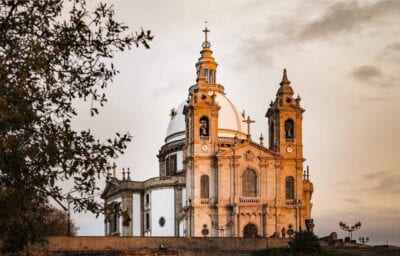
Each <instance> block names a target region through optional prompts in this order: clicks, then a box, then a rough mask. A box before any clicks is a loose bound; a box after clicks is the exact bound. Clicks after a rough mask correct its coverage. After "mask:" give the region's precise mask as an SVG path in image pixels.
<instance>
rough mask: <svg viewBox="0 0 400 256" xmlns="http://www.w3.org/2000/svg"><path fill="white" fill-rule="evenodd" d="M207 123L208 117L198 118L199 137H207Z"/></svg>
mask: <svg viewBox="0 0 400 256" xmlns="http://www.w3.org/2000/svg"><path fill="white" fill-rule="evenodd" d="M208 124H209V122H208V117H206V116H203V117H201V118H200V125H199V128H200V137H208V134H209V133H208V131H209V125H208Z"/></svg>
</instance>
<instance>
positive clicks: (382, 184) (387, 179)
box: [363, 171, 400, 195]
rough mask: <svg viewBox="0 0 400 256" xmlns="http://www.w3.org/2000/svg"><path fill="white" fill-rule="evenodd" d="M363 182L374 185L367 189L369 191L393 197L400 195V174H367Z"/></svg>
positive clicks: (383, 172)
mask: <svg viewBox="0 0 400 256" xmlns="http://www.w3.org/2000/svg"><path fill="white" fill-rule="evenodd" d="M363 180H364V181H365V182H367V183H370V184H371V183H372V185H369V187H367V188H366V189H367V190H369V191H373V192H379V193H382V194H393V195H396V194H399V193H400V186H399V184H400V174H397V173H390V172H387V171H381V172H374V173H368V174H365V175H364V176H363Z"/></svg>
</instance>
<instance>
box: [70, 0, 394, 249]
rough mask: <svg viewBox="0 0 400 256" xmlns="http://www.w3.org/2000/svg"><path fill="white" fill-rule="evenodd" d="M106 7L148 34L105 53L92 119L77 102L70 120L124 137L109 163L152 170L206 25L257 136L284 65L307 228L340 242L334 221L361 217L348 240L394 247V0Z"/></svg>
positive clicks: (141, 172) (140, 172) (222, 78)
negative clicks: (100, 103) (106, 65)
mask: <svg viewBox="0 0 400 256" xmlns="http://www.w3.org/2000/svg"><path fill="white" fill-rule="evenodd" d="M106 2H107V3H109V4H112V5H113V6H114V9H115V15H116V19H117V20H118V21H120V22H123V23H125V24H126V25H128V26H129V27H130V29H131V30H132V31H137V30H140V28H143V29H145V30H147V29H149V30H151V31H152V34H153V35H154V41H153V42H151V45H150V46H151V49H150V50H146V49H144V48H133V49H132V50H130V51H124V52H122V53H119V54H117V55H116V56H115V58H114V59H113V63H114V65H115V66H116V68H117V69H119V70H120V74H118V76H117V77H116V78H115V79H114V82H113V84H112V85H111V86H110V87H109V88H107V89H106V91H105V92H106V94H107V96H108V100H109V101H108V103H107V104H106V106H105V107H104V108H102V109H101V110H100V115H98V116H96V117H94V118H93V117H90V112H89V105H88V104H83V105H81V106H80V109H81V114H80V115H79V117H78V118H77V119H76V120H75V126H76V128H77V129H91V130H92V131H93V132H94V133H95V134H96V135H97V136H98V137H100V138H102V139H106V138H109V137H112V136H113V135H114V134H115V132H121V133H124V132H129V133H130V134H131V135H132V136H133V141H132V142H131V143H130V144H129V146H128V149H127V151H126V153H125V154H124V155H123V156H121V157H120V158H119V159H118V160H117V162H116V163H117V165H118V166H119V168H122V167H130V168H131V170H133V172H132V176H133V178H134V179H136V180H145V179H148V178H151V177H154V176H157V175H158V160H157V157H156V155H157V153H158V150H159V149H160V147H161V146H162V145H163V143H164V138H165V134H166V130H167V127H168V122H169V119H170V117H169V113H170V109H171V108H173V107H175V108H176V107H177V106H178V105H179V104H180V103H181V102H183V101H184V100H185V99H186V98H187V89H188V87H189V86H191V85H193V84H194V83H195V79H196V74H195V67H194V65H195V63H196V61H197V59H198V58H199V56H200V53H199V52H200V50H201V43H202V42H203V40H204V34H203V33H202V30H203V28H204V22H205V21H207V22H208V28H209V29H210V30H211V32H210V33H209V41H210V42H211V48H212V50H213V51H214V54H213V55H214V57H215V59H216V61H217V62H218V64H219V66H218V74H217V81H218V83H220V84H223V85H224V86H225V92H226V93H227V96H228V97H229V99H230V100H232V101H233V102H234V103H235V105H236V106H237V108H238V109H239V110H242V109H245V111H246V114H249V115H250V116H251V118H252V119H254V120H256V123H255V124H253V126H252V135H253V138H258V137H259V135H260V134H261V133H263V134H264V137H266V138H268V137H267V130H268V129H267V122H266V119H265V117H264V116H265V113H266V110H267V108H268V106H269V103H270V101H271V100H273V99H274V98H275V94H276V92H277V90H278V88H279V82H280V81H281V78H282V70H283V68H287V70H288V77H289V80H290V81H291V82H292V83H291V85H292V87H293V89H294V91H295V94H296V95H297V94H299V95H300V97H301V98H302V102H301V104H302V107H303V108H305V109H306V112H305V113H304V119H303V145H304V156H305V158H306V159H307V160H306V162H305V165H308V166H310V175H311V179H312V181H313V183H314V194H313V198H312V203H313V209H312V216H313V218H314V222H315V224H316V227H315V231H316V233H317V235H319V236H324V235H329V234H330V233H331V232H337V233H338V234H339V237H344V236H345V235H346V233H345V232H343V231H341V230H340V229H339V225H338V223H339V222H340V221H343V222H345V223H347V224H354V223H356V222H357V221H361V223H362V227H361V229H360V230H359V231H357V232H355V233H354V235H353V237H354V238H358V237H369V238H370V239H371V242H370V244H386V242H387V240H388V241H389V243H390V244H397V245H400V230H399V227H400V225H399V224H400V196H399V195H400V149H399V146H400V118H399V117H400V100H399V98H398V97H399V93H400V37H399V35H400V26H399V24H400V23H399V22H400V1H396V0H389V1H388V0H383V1H382V0H381V1H294V0H293V1H222V0H220V1H128V0H126V1H122V0H119V1H118V0H115V1H106ZM95 3H97V1H95V2H91V3H90V5H91V6H94V4H95ZM119 171H120V169H119ZM118 175H121V174H120V172H119V173H118ZM102 184H103V183H100V185H101V186H103V185H102ZM73 216H74V219H75V221H76V223H77V225H78V226H79V227H80V230H79V235H103V234H104V233H103V232H104V222H103V218H102V217H99V218H98V219H96V218H95V217H94V216H92V215H89V214H74V215H73Z"/></svg>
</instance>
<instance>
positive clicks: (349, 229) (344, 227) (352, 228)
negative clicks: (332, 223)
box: [339, 221, 361, 243]
mask: <svg viewBox="0 0 400 256" xmlns="http://www.w3.org/2000/svg"><path fill="white" fill-rule="evenodd" d="M339 227H340V229H341V230H344V231H347V232H349V237H350V243H351V241H352V240H353V232H354V231H357V230H359V229H360V228H361V222H357V223H356V224H354V225H353V226H349V225H346V223H344V222H342V221H341V222H339Z"/></svg>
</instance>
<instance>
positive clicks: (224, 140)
mask: <svg viewBox="0 0 400 256" xmlns="http://www.w3.org/2000/svg"><path fill="white" fill-rule="evenodd" d="M218 142H219V143H228V144H234V143H238V142H239V139H237V138H236V139H235V138H229V137H218Z"/></svg>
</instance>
